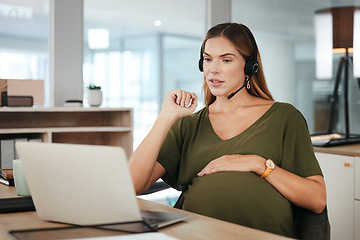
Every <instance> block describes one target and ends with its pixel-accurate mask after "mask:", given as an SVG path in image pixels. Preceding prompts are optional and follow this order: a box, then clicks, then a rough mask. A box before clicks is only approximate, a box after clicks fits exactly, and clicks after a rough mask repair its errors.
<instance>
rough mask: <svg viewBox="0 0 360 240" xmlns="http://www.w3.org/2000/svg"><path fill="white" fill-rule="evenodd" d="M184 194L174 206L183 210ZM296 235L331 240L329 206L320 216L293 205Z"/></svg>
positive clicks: (313, 239)
mask: <svg viewBox="0 0 360 240" xmlns="http://www.w3.org/2000/svg"><path fill="white" fill-rule="evenodd" d="M184 199H185V198H184V193H183V192H182V193H181V194H180V196H179V198H178V200H177V202H176V203H175V205H174V208H178V209H181V208H182V206H183V204H184ZM293 212H294V214H293V215H294V223H295V226H296V234H297V236H298V238H299V239H300V240H330V222H329V218H328V211H327V206H325V208H324V210H323V211H322V212H321V213H320V214H316V213H314V212H312V211H309V210H307V209H305V208H301V207H297V206H295V205H293Z"/></svg>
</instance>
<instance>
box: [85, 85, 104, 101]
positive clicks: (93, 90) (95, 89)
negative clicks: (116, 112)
mask: <svg viewBox="0 0 360 240" xmlns="http://www.w3.org/2000/svg"><path fill="white" fill-rule="evenodd" d="M87 89H88V90H87V101H88V103H89V105H90V106H93V107H98V106H100V105H101V103H102V91H101V86H97V85H95V84H93V83H92V84H90V85H89V86H88V87H87Z"/></svg>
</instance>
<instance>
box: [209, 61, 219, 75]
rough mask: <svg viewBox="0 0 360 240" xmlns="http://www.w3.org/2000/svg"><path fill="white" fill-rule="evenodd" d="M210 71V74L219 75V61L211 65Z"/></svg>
mask: <svg viewBox="0 0 360 240" xmlns="http://www.w3.org/2000/svg"><path fill="white" fill-rule="evenodd" d="M209 70H210V73H218V72H219V64H218V62H217V61H212V62H211V63H210V64H209Z"/></svg>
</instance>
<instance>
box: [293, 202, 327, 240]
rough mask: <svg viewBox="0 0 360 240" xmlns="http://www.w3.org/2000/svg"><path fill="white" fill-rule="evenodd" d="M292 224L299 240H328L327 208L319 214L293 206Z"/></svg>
mask: <svg viewBox="0 0 360 240" xmlns="http://www.w3.org/2000/svg"><path fill="white" fill-rule="evenodd" d="M293 212H294V222H295V226H296V233H297V235H298V237H299V239H307V240H330V222H329V217H328V210H327V206H325V208H324V210H323V211H322V212H321V213H320V214H316V213H314V212H312V211H309V210H307V209H304V208H301V207H297V206H294V208H293Z"/></svg>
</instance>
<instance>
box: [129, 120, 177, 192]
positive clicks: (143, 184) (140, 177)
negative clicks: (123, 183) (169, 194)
mask: <svg viewBox="0 0 360 240" xmlns="http://www.w3.org/2000/svg"><path fill="white" fill-rule="evenodd" d="M175 121H176V118H174V117H173V116H171V115H168V114H163V113H160V114H159V116H158V118H157V119H156V121H155V124H154V126H153V127H152V129H151V130H150V132H149V134H148V135H147V136H146V137H145V139H144V140H143V141H142V143H141V144H140V145H139V147H138V148H137V149H136V151H135V152H134V153H133V154H132V156H131V157H130V159H129V167H130V172H131V176H132V180H133V183H134V187H135V190H136V192H137V193H141V192H143V191H144V190H146V188H147V186H148V182H149V181H150V180H151V179H152V178H154V176H152V175H153V173H154V172H155V173H158V172H159V171H154V167H155V163H156V159H157V157H158V155H159V151H160V148H161V146H162V144H163V143H164V140H165V138H166V136H167V134H168V132H169V130H170V128H171V126H172V125H173V124H174V122H175ZM156 177H157V178H158V177H160V176H156ZM155 181H156V179H155Z"/></svg>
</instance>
